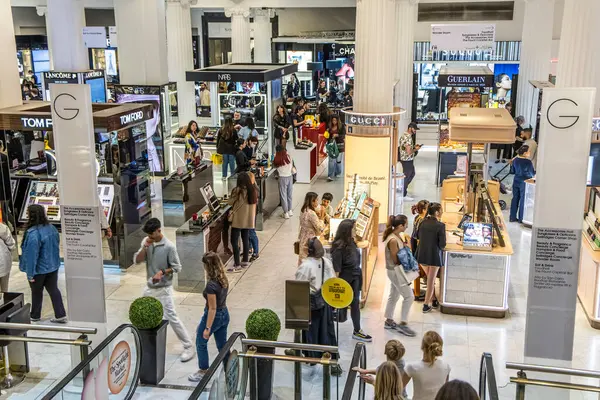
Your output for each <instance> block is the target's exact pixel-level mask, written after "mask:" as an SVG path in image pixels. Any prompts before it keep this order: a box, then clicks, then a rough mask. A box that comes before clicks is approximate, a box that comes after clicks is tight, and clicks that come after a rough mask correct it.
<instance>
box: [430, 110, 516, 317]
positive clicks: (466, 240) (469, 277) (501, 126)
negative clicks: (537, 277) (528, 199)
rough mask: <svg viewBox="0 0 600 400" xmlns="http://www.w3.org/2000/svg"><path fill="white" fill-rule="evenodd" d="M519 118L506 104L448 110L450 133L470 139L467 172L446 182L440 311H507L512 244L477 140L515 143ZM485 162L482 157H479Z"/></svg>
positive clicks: (459, 139)
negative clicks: (476, 151) (476, 148)
mask: <svg viewBox="0 0 600 400" xmlns="http://www.w3.org/2000/svg"><path fill="white" fill-rule="evenodd" d="M515 128H516V127H515V123H514V121H513V119H512V116H511V115H510V114H509V113H508V111H506V110H505V109H485V108H460V107H456V108H452V109H450V127H449V137H450V139H451V140H453V141H455V142H464V143H466V144H467V151H466V159H465V160H464V176H463V177H455V178H447V179H445V180H444V181H443V182H442V195H441V204H442V207H443V215H442V222H444V223H445V225H446V247H445V248H444V268H442V273H441V285H440V288H441V302H440V303H441V311H442V312H443V313H446V314H458V315H471V316H480V317H490V318H503V317H505V316H506V314H507V312H508V288H509V283H510V281H509V280H510V261H511V257H512V254H513V248H512V245H511V242H510V238H509V235H508V231H507V230H506V224H505V221H504V218H503V215H502V212H501V208H500V206H499V204H498V201H499V195H500V186H499V183H498V182H495V181H492V180H489V178H488V176H487V174H488V168H487V160H486V159H485V157H483V158H482V159H481V160H480V159H479V157H476V156H475V154H474V145H473V144H474V143H486V147H487V144H488V143H512V142H513V141H514V131H515ZM481 161H483V162H481Z"/></svg>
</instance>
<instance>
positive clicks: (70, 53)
mask: <svg viewBox="0 0 600 400" xmlns="http://www.w3.org/2000/svg"><path fill="white" fill-rule="evenodd" d="M47 4H48V10H47V14H46V23H47V25H48V26H50V27H51V29H49V30H48V31H47V34H48V47H49V48H50V49H52V60H53V65H54V69H55V70H56V71H85V70H88V69H90V64H89V58H88V50H87V48H86V47H85V44H84V42H83V27H84V26H85V14H84V11H83V1H82V0H48V3H47Z"/></svg>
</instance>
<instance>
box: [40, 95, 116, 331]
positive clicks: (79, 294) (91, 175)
mask: <svg viewBox="0 0 600 400" xmlns="http://www.w3.org/2000/svg"><path fill="white" fill-rule="evenodd" d="M50 93H51V95H52V102H51V104H50V106H51V110H52V121H53V126H54V144H55V149H56V159H57V171H58V185H59V191H60V213H61V225H62V235H61V239H62V241H63V254H64V265H65V277H66V286H67V293H68V296H67V302H68V310H69V319H70V320H72V321H81V322H93V323H106V305H105V304H106V303H105V301H104V300H105V293H104V266H103V259H102V236H101V235H102V234H101V229H100V227H101V226H100V212H101V211H100V202H99V199H98V181H97V178H96V154H95V150H94V149H95V142H94V125H93V119H92V101H91V88H90V85H86V84H78V85H62V84H60V85H59V84H51V85H50Z"/></svg>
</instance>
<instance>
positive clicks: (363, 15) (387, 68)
mask: <svg viewBox="0 0 600 400" xmlns="http://www.w3.org/2000/svg"><path fill="white" fill-rule="evenodd" d="M394 7H395V5H394V2H393V0H358V1H357V2H356V55H357V57H356V60H355V75H356V78H355V83H354V110H355V111H359V112H391V111H392V101H393V95H394V89H393V86H392V84H393V74H392V54H393V53H394V52H393V51H392V43H393V41H394V35H391V34H390V32H393V31H394V16H395V12H394V11H395V9H394Z"/></svg>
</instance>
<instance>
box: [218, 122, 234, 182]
mask: <svg viewBox="0 0 600 400" xmlns="http://www.w3.org/2000/svg"><path fill="white" fill-rule="evenodd" d="M237 138H238V136H237V133H236V131H235V129H233V120H232V119H231V118H229V117H227V118H225V121H223V126H222V127H221V129H219V132H218V133H217V153H218V154H220V155H221V156H223V179H224V180H225V179H227V169H228V168H229V171H230V172H231V173H232V174H233V171H234V170H235V152H236V147H235V145H236V142H237Z"/></svg>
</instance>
